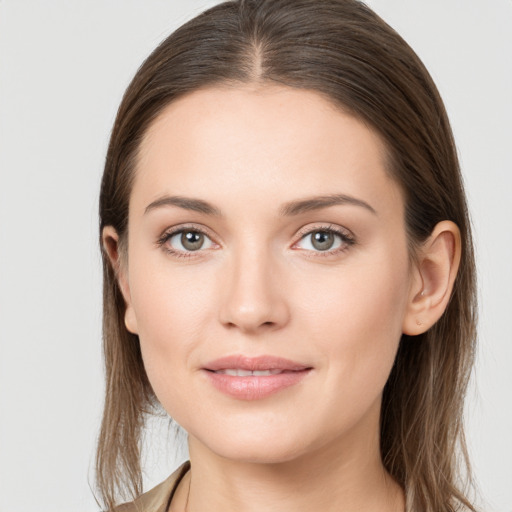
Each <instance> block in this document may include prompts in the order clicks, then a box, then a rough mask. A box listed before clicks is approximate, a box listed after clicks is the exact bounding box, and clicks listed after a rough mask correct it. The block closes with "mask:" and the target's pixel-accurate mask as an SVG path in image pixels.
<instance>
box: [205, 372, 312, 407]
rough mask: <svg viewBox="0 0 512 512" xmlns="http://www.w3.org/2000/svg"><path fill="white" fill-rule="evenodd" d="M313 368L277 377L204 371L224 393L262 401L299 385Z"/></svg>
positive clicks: (242, 398)
mask: <svg viewBox="0 0 512 512" xmlns="http://www.w3.org/2000/svg"><path fill="white" fill-rule="evenodd" d="M310 371H311V368H308V369H306V370H300V371H289V372H283V373H278V374H276V375H257V376H247V377H238V376H234V375H226V374H225V373H215V372H212V371H208V370H204V372H205V373H206V375H207V377H208V378H209V379H210V382H211V383H212V384H213V385H214V386H215V387H216V388H217V389H218V390H219V391H221V392H222V393H225V394H226V395H229V396H232V397H234V398H238V399H239V400H261V399H262V398H266V397H267V396H270V395H273V394H274V393H278V392H279V391H282V390H283V389H286V388H289V387H290V386H294V385H295V384H298V383H299V382H300V381H301V380H302V379H303V378H304V377H305V376H306V375H307V374H308V373H309V372H310Z"/></svg>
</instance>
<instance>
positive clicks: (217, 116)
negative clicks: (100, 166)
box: [134, 85, 400, 202]
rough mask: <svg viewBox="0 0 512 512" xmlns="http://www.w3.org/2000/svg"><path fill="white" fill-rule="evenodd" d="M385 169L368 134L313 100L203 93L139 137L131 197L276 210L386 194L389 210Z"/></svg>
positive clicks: (269, 93) (383, 154)
mask: <svg viewBox="0 0 512 512" xmlns="http://www.w3.org/2000/svg"><path fill="white" fill-rule="evenodd" d="M387 161H388V158H387V150H386V146H385V144H384V143H383V141H382V140H381V138H380V136H379V135H378V134H377V133H376V132H375V130H372V129H371V128H370V127H368V126H367V125H366V124H364V123H363V122H362V121H361V120H359V119H357V118H355V117H354V116H353V115H350V114H348V113H347V112H344V111H343V110H342V109H341V108H339V107H337V106H335V105H334V104H333V103H331V102H330V101H328V100H327V99H325V98H324V97H323V96H322V95H321V94H319V93H316V92H313V91H309V90H299V89H293V88H289V87H285V86H269V85H265V86H240V87H236V88H235V87H227V86H226V87H211V88H205V89H202V90H197V91H194V92H192V93H189V94H187V95H186V96H183V97H181V98H179V99H178V100H176V101H174V102H172V103H170V104H169V105H168V106H167V107H165V108H164V110H163V111H162V113H161V114H160V115H159V117H158V118H157V119H156V120H155V121H154V122H153V124H152V125H151V126H150V128H149V129H148V130H147V132H146V134H145V137H144V139H143V141H142V144H141V147H140V152H139V155H138V165H137V171H136V172H137V175H136V178H135V184H134V195H137V196H139V197H140V196H143V197H144V199H145V200H146V201H149V200H154V199H156V197H157V196H158V195H159V194H160V195H161V194H166V193H173V194H174V195H176V194H183V195H190V194H193V193H196V195H197V193H198V192H200V193H204V194H206V195H209V196H211V195H212V194H216V197H217V198H218V199H219V200H220V201H222V200H225V199H229V200H233V197H234V195H238V196H243V195H244V194H248V193H249V192H250V193H251V194H253V195H254V196H255V197H258V193H259V194H260V196H259V197H261V195H264V196H265V197H266V198H272V199H273V200H274V201H278V202H281V201H283V200H286V199H293V198H294V195H295V196H296V195H301V194H302V195H312V194H316V193H318V194H329V193H332V192H333V189H334V188H335V189H336V192H339V193H346V194H361V193H362V192H363V191H364V193H365V194H366V196H367V198H368V199H373V200H378V199H379V196H381V195H382V192H383V191H384V188H383V187H387V189H388V190H387V191H388V192H392V193H393V195H394V197H393V200H395V201H396V199H397V197H398V196H400V194H398V196H397V193H398V186H397V184H396V183H394V182H393V181H392V180H391V179H390V178H389V175H388V172H387V170H386V166H387ZM363 189H364V190H363ZM287 195H289V196H290V197H289V198H288V197H285V196H287ZM214 199H215V198H214Z"/></svg>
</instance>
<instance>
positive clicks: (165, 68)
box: [96, 0, 476, 512]
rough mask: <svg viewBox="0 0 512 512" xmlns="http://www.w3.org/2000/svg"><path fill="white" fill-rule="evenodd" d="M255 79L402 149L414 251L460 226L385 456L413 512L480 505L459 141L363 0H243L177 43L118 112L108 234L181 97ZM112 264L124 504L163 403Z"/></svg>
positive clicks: (110, 406) (469, 259)
mask: <svg viewBox="0 0 512 512" xmlns="http://www.w3.org/2000/svg"><path fill="white" fill-rule="evenodd" d="M254 82H258V83H270V84H272V83H274V84H275V83H277V84H283V85H286V86H289V87H295V88H300V89H307V90H313V91H316V92H319V93H321V94H323V95H324V96H325V97H326V98H327V99H328V100H329V101H331V102H332V103H334V104H336V105H338V106H340V107H341V108H343V109H344V110H345V111H349V112H351V113H352V114H354V115H355V116H357V117H358V118H360V119H362V120H363V121H364V122H366V123H368V125H370V126H372V127H373V128H374V129H375V130H377V132H378V133H379V134H380V135H381V137H382V139H383V140H384V142H385V143H386V145H387V148H388V151H389V154H390V157H391V158H390V161H391V164H390V166H389V172H390V174H391V176H392V177H393V178H394V179H395V180H396V182H397V183H399V184H400V185H401V187H402V189H403V191H404V196H405V202H406V205H405V211H406V225H407V230H408V237H409V242H410V246H411V252H412V251H414V247H415V246H416V245H417V244H418V243H421V242H422V241H424V240H425V239H426V238H427V237H428V236H429V235H430V233H431V232H432V229H433V228H434V226H435V225H436V224H437V223H438V222H439V221H442V220H452V221H454V222H455V223H456V224H457V225H458V226H459V228H460V231H461V236H462V260H461V266H460V268H459V272H458V275H457V278H456V281H455V287H454V290H453V294H452V297H451V300H450V303H449V305H448V307H447V309H446V311H445V313H444V315H443V316H442V318H441V319H440V320H439V321H438V322H437V323H436V324H435V325H434V326H433V327H432V328H431V329H429V330H428V331H427V332H426V333H424V334H422V335H420V336H416V337H409V336H406V335H404V336H403V337H402V340H401V342H400V346H399V350H398V354H397V357H396V361H395V364H394V366H393V369H392V372H391V375H390V377H389V380H388V382H387V384H386V387H385V389H384V395H383V403H382V414H381V455H382V460H383V463H384V465H385V467H386V469H387V470H388V471H389V473H390V474H391V475H392V476H393V477H394V478H395V479H396V481H397V482H398V483H399V484H400V485H401V486H403V488H404V489H405V493H406V508H407V510H408V511H422V512H441V511H455V510H458V509H459V508H463V507H466V508H468V509H470V510H474V508H473V506H472V505H471V503H470V502H469V500H468V499H467V497H466V496H465V491H464V489H463V488H462V486H461V482H462V480H461V478H462V476H461V475H463V474H466V477H467V481H469V462H468V459H467V452H466V445H465V442H464V434H463V424H462V416H463V400H464V396H465V392H466V388H467V384H468V378H469V374H470V371H471V367H472V364H473V358H474V352H475V324H476V293H475V286H476V285H475V268H474V257H473V248H472V239H471V231H470V224H469V220H468V213H467V207H466V200H465V195H464V190H463V184H462V179H461V175H460V170H459V164H458V161H457V154H456V149H455V145H454V141H453V136H452V132H451V128H450V125H449V121H448V118H447V115H446V112H445V109H444V106H443V103H442V100H441V98H440V96H439V93H438V91H437V89H436V87H435V85H434V83H433V81H432V79H431V77H430V75H429V73H428V72H427V70H426V69H425V67H424V66H423V64H422V63H421V61H420V59H419V58H418V57H417V55H416V54H415V53H414V52H413V50H412V49H411V48H410V47H409V46H408V45H407V43H406V42H405V41H404V40H403V39H402V38H401V37H400V36H399V35H398V34H397V33H396V32H395V31H394V30H393V29H391V28H390V27H389V26H388V25H387V24H386V23H385V22H384V21H382V20H381V19H380V18H379V17H378V16H377V15H376V14H375V13H374V12H372V11H371V10H370V9H369V8H368V7H367V6H365V5H364V4H363V3H361V2H359V1H357V0H233V1H228V2H224V3H222V4H220V5H217V6H215V7H213V8H211V9H209V10H207V11H205V12H204V13H202V14H200V15H199V16H197V17H196V18H194V19H193V20H191V21H189V22H188V23H186V24H185V25H183V26H182V27H180V28H179V29H178V30H176V31H175V32H174V33H173V34H171V35H170V36H169V37H168V38H167V39H166V40H164V41H163V42H162V43H161V44H160V46H159V47H158V48H157V49H156V50H155V51H154V52H153V53H152V54H151V55H150V56H149V57H148V59H147V60H146V61H145V62H144V63H143V65H142V66H141V68H140V69H139V71H138V72H137V74H136V75H135V77H134V79H133V81H132V82H131V84H130V85H129V87H128V89H127V91H126V93H125V95H124V98H123V100H122V103H121V105H120V107H119V111H118V114H117V118H116V121H115V125H114V128H113V131H112V136H111V140H110V146H109V149H108V154H107V158H106V164H105V171H104V175H103V182H102V186H101V196H100V232H101V230H102V229H103V228H104V227H105V226H108V225H110V226H113V227H114V228H115V229H116V230H117V233H118V234H119V236H120V240H121V243H126V233H127V222H128V203H129V197H130V192H131V184H132V181H133V176H134V172H135V171H136V161H137V151H138V148H139V145H140V142H141V139H142V137H143V136H144V134H145V132H146V130H147V129H148V127H149V126H150V125H151V123H152V122H153V120H154V119H155V118H156V117H157V116H158V115H159V113H161V111H162V109H163V108H164V107H165V106H166V105H168V104H169V102H172V101H173V100H175V99H176V98H178V97H180V96H182V95H184V94H186V93H188V92H191V91H194V90H197V89H199V88H204V87H207V86H209V85H214V84H227V85H229V84H231V85H233V86H236V85H237V84H240V83H244V84H245V83H254ZM100 236H101V235H100ZM103 272H104V288H103V294H104V295H103V300H104V305H103V307H104V317H103V318H104V320H103V336H104V354H105V365H106V397H105V408H104V415H103V422H102V426H101V432H100V436H99V442H98V451H97V464H96V469H97V485H98V489H99V494H100V496H101V499H102V502H103V504H104V506H105V507H106V508H107V509H108V510H110V509H112V508H113V507H114V505H115V503H116V500H118V499H119V498H121V497H127V496H131V497H133V496H135V495H138V494H140V493H141V492H142V477H141V467H140V458H141V457H140V436H141V432H142V429H143V425H144V418H145V415H146V414H148V413H150V412H151V411H152V410H154V408H155V405H156V398H155V396H154V394H153V391H152V389H151V386H150V383H149V381H148V379H147V376H146V373H145V370H144V366H143V363H142V358H141V353H140V348H139V342H138V338H137V336H135V335H133V334H130V333H129V332H128V331H127V330H126V328H125V326H124V321H123V319H124V312H125V303H124V301H123V297H122V295H121V292H120V290H119V287H118V284H117V281H116V276H115V273H114V271H113V269H112V267H111V265H110V263H109V261H108V258H107V256H106V254H103ZM459 459H460V460H459ZM461 466H465V471H464V472H462V471H461V470H460V467H461Z"/></svg>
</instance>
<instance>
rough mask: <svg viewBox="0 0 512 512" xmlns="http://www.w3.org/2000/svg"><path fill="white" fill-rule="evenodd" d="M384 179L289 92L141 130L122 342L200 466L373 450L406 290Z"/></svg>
mask: <svg viewBox="0 0 512 512" xmlns="http://www.w3.org/2000/svg"><path fill="white" fill-rule="evenodd" d="M385 165H386V153H385V148H384V145H383V143H382V141H381V140H380V138H379V137H378V136H377V135H376V134H375V133H374V132H373V131H372V130H370V129H369V128H368V127H367V126H365V125H364V124H363V123H362V122H360V121H359V120H357V119H355V118H354V117H352V116H351V115H348V114H345V113H343V112H341V111H340V110H339V109H336V108H335V107H334V106H332V105H331V104H330V103H329V102H328V101H327V100H325V99H324V98H323V97H321V96H320V95H318V94H316V93H314V92H310V91H301V90H295V89H290V88H286V87H275V86H261V87H249V86H247V87H240V88H237V89H234V88H227V87H226V88H220V87H219V88H209V89H204V90H201V91H196V92H193V93H191V94H189V95H187V96H186V97H183V98H181V99H179V100H177V101H175V102H174V103H172V104H170V105H169V106H168V107H167V108H166V109H165V110H164V111H163V112H162V114H161V115H160V117H159V118H158V119H157V120H156V121H155V122H154V123H153V125H152V126H151V127H150V129H149V130H148V132H147V134H146V136H145V139H144V140H143V143H142V145H141V151H140V158H139V161H138V167H137V171H136V178H135V181H134V186H133V191H132V195H131V198H130V213H129V230H128V233H129V234H128V254H127V261H125V262H124V264H123V270H122V278H121V279H122V286H123V290H124V295H125V298H126V301H127V304H128V306H127V312H126V325H127V327H128V328H129V330H131V331H132V332H135V333H137V334H138V335H139V338H140V344H141V350H142V355H143V360H144V364H145V367H146V371H147V374H148V377H149V380H150V382H151V385H152V387H153V389H154V391H155V393H156V395H157V397H158V399H159V401H160V402H161V403H162V405H163V407H164V408H165V409H166V410H167V412H168V413H169V414H170V415H171V416H172V417H173V418H174V419H175V420H176V421H177V422H178V423H179V424H180V425H181V426H182V427H184V428H185V429H186V430H187V432H188V433H189V438H190V442H191V443H193V444H194V446H195V449H196V450H207V451H209V452H210V453H214V454H217V455H220V456H222V457H227V458H231V459H237V460H244V461H252V462H255V461H258V462H278V461H289V460H292V459H295V458H297V457H300V456H304V455H307V454H308V453H313V452H315V451H316V452H318V451H321V450H330V449H331V448H333V447H334V446H338V447H342V446H345V448H346V447H348V446H362V445H365V443H366V445H367V444H368V442H369V439H371V440H375V439H376V438H377V434H378V423H379V411H380V402H381V395H382V390H383V387H384V385H385V383H386V380H387V377H388V375H389V373H390V370H391V367H392V364H393V360H394V357H395V354H396V351H397V347H398V343H399V340H400V337H401V334H402V327H403V323H404V319H405V317H406V315H407V303H408V300H409V296H410V290H411V269H410V264H409V257H408V250H407V239H406V232H405V225H404V203H403V198H402V194H401V191H400V187H399V186H398V185H397V184H396V183H395V182H394V181H393V180H392V179H391V178H390V177H389V175H388V173H387V172H386V169H385ZM254 372H256V373H254Z"/></svg>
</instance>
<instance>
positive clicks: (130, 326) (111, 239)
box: [101, 226, 138, 334]
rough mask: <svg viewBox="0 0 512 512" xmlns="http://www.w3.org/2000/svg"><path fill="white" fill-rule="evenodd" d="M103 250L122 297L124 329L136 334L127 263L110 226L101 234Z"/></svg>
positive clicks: (116, 234)
mask: <svg viewBox="0 0 512 512" xmlns="http://www.w3.org/2000/svg"><path fill="white" fill-rule="evenodd" d="M101 240H102V244H103V250H104V251H105V253H106V254H107V256H108V259H109V261H110V264H111V265H112V268H113V269H114V273H115V275H116V279H117V283H118V285H119V288H120V290H121V293H122V295H123V298H124V301H125V304H126V311H125V314H124V324H125V326H126V329H127V330H128V331H129V332H131V333H132V334H138V330H137V318H136V316H135V312H134V310H133V306H132V299H131V295H130V285H129V283H128V261H127V254H124V252H123V251H122V250H121V248H120V244H119V235H118V233H117V231H116V230H115V229H114V228H113V227H112V226H105V227H104V228H103V231H102V233H101Z"/></svg>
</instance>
